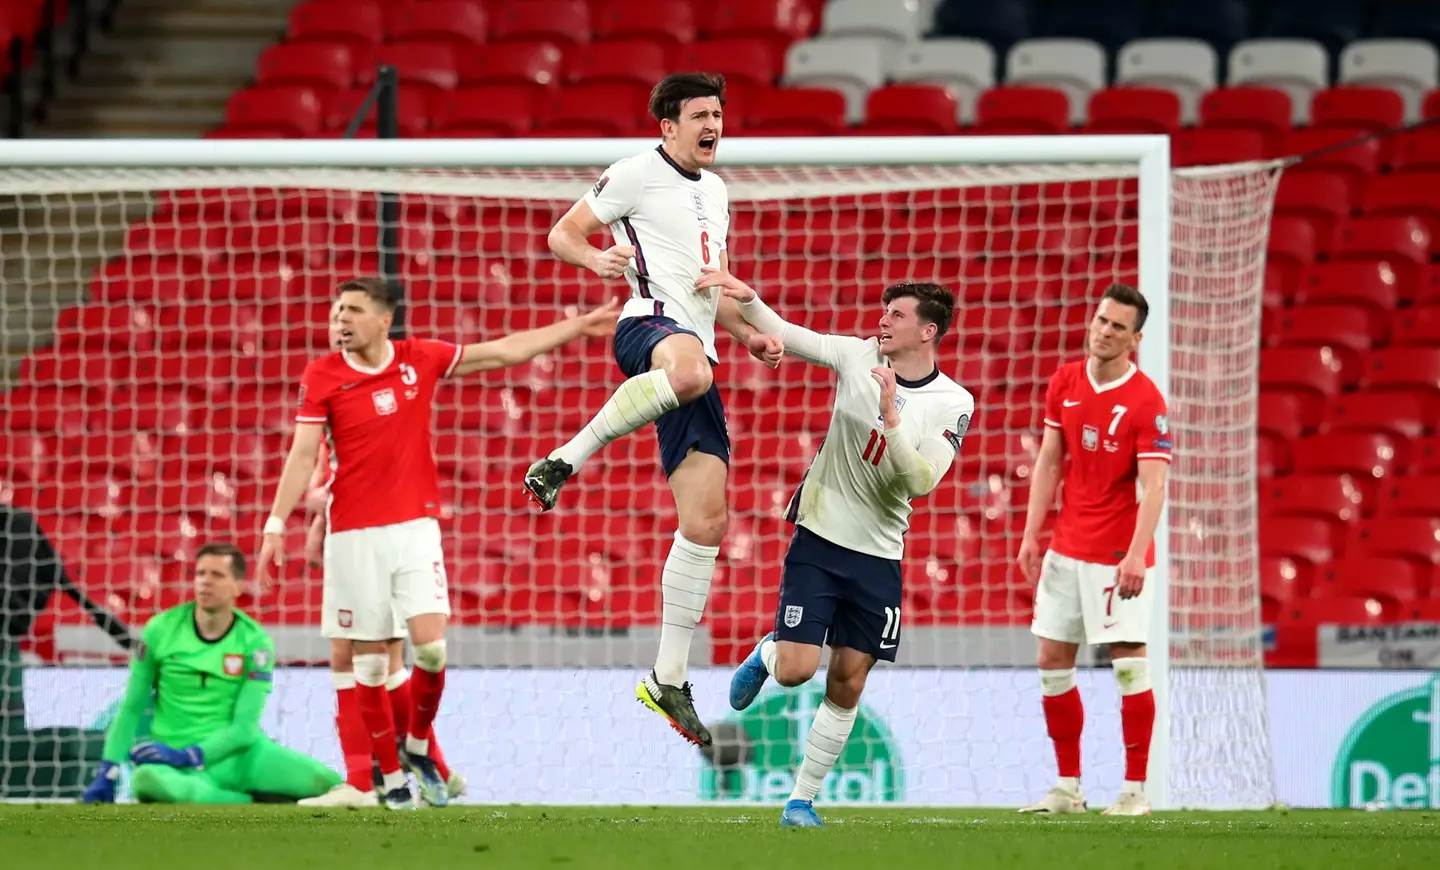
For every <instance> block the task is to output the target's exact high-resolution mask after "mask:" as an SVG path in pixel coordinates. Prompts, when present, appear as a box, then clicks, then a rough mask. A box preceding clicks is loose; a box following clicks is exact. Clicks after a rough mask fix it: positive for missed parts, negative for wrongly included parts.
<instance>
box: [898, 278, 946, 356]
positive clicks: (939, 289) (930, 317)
mask: <svg viewBox="0 0 1440 870" xmlns="http://www.w3.org/2000/svg"><path fill="white" fill-rule="evenodd" d="M907 296H908V297H910V298H913V299H914V300H915V314H916V316H918V317H919V318H920V319H921V320H922V321H924V322H925V323H933V324H935V327H936V331H935V344H936V345H939V344H940V339H942V338H944V337H945V333H947V332H949V331H950V321H951V320H952V319H954V317H955V291H953V290H951V289H950V288H949V287H946V286H945V285H944V284H931V283H929V282H926V281H916V282H913V283H911V282H905V283H903V284H893V285H891V286H889V287H886V288H885V295H883V296H882V297H880V298H881V299H882V300H883V301H884V302H885V304H886V305H889V304H890V303H891V302H893V301H895V300H896V299H904V298H906V297H907Z"/></svg>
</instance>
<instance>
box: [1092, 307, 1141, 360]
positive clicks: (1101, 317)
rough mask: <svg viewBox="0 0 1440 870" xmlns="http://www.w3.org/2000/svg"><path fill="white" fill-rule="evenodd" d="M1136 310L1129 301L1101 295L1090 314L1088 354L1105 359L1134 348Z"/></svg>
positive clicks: (1137, 335) (1137, 337) (1137, 343)
mask: <svg viewBox="0 0 1440 870" xmlns="http://www.w3.org/2000/svg"><path fill="white" fill-rule="evenodd" d="M1139 313H1140V312H1139V311H1137V310H1136V309H1135V306H1133V305H1122V304H1121V303H1119V302H1116V301H1115V300H1114V299H1101V300H1100V305H1099V307H1098V308H1096V309H1095V316H1094V317H1092V318H1090V355H1091V356H1092V357H1094V358H1095V359H1097V360H1099V361H1100V362H1109V361H1111V360H1113V359H1117V358H1119V357H1121V356H1124V355H1125V354H1128V353H1133V352H1134V351H1135V350H1136V349H1138V348H1139V347H1140V333H1138V332H1136V331H1135V318H1136V317H1137V316H1138V315H1139Z"/></svg>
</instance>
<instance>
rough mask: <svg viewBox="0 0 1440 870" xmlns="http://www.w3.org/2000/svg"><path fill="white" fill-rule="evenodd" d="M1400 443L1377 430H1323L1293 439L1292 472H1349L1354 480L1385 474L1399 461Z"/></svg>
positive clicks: (1392, 471)
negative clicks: (1322, 431)
mask: <svg viewBox="0 0 1440 870" xmlns="http://www.w3.org/2000/svg"><path fill="white" fill-rule="evenodd" d="M1399 448H1400V445H1397V444H1396V442H1395V440H1394V439H1393V438H1392V437H1390V436H1388V435H1382V434H1380V433H1378V432H1327V433H1323V434H1319V435H1311V436H1310V437H1308V438H1302V439H1300V441H1298V442H1296V444H1295V449H1294V457H1295V472H1296V473H1297V474H1299V473H1318V472H1330V473H1332V474H1349V475H1353V476H1354V477H1355V478H1356V479H1357V481H1360V482H1363V481H1364V480H1366V479H1379V478H1382V477H1389V476H1390V475H1391V474H1392V473H1394V471H1395V468H1396V466H1397V465H1400V464H1401V463H1403V461H1404V459H1405V457H1403V456H1401V455H1400V453H1401V450H1400V449H1399Z"/></svg>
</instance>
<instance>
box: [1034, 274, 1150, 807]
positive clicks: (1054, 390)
mask: <svg viewBox="0 0 1440 870" xmlns="http://www.w3.org/2000/svg"><path fill="white" fill-rule="evenodd" d="M1149 311H1150V308H1149V305H1148V304H1147V303H1146V302H1145V297H1144V296H1142V295H1141V294H1140V291H1138V290H1136V289H1135V288H1134V287H1129V286H1126V285H1124V284H1113V285H1111V286H1110V288H1109V289H1107V290H1106V291H1105V295H1104V296H1103V298H1101V300H1100V305H1099V307H1098V308H1097V309H1096V310H1095V316H1094V317H1093V318H1092V319H1091V321H1090V332H1089V341H1088V342H1087V345H1088V349H1089V358H1088V359H1085V360H1082V361H1079V362H1073V363H1069V364H1068V365H1065V366H1062V367H1061V368H1060V370H1059V371H1058V372H1056V373H1055V376H1054V377H1052V378H1051V379H1050V388H1049V389H1048V390H1047V391H1046V394H1045V436H1044V440H1043V441H1041V444H1040V455H1039V457H1038V459H1037V460H1036V462H1035V471H1034V474H1033V476H1032V477H1031V482H1030V505H1029V509H1028V513H1027V515H1026V518H1025V537H1024V540H1023V542H1022V543H1021V545H1020V555H1019V562H1020V570H1021V571H1022V572H1023V573H1024V575H1025V576H1026V578H1028V579H1030V580H1032V581H1034V580H1037V579H1038V581H1039V586H1038V588H1037V589H1036V592H1035V617H1034V621H1033V622H1032V623H1031V627H1030V631H1031V632H1032V633H1033V634H1034V635H1035V636H1036V637H1038V638H1039V640H1040V650H1039V656H1038V658H1039V666H1040V686H1041V693H1042V694H1043V696H1044V697H1043V702H1044V710H1045V724H1046V726H1047V728H1048V730H1049V732H1050V739H1051V741H1053V742H1054V744H1055V760H1056V762H1057V765H1058V767H1059V781H1058V782H1057V783H1056V784H1055V787H1054V788H1052V789H1050V792H1049V794H1047V795H1045V797H1044V798H1042V799H1041V800H1040V801H1039V802H1038V803H1036V804H1033V805H1031V806H1028V807H1025V808H1024V809H1022V810H1021V812H1024V813H1083V812H1085V809H1086V805H1085V793H1084V791H1083V790H1082V789H1081V787H1080V734H1081V731H1082V730H1083V729H1084V724H1085V712H1084V707H1083V706H1082V705H1081V701H1080V691H1079V689H1077V688H1076V686H1075V655H1076V653H1077V651H1078V650H1079V648H1080V644H1081V643H1090V644H1102V643H1103V644H1109V646H1110V655H1111V658H1112V660H1113V662H1114V668H1115V679H1116V681H1117V682H1118V683H1119V685H1120V728H1121V732H1122V737H1123V739H1124V741H1125V782H1124V785H1123V786H1122V787H1121V792H1120V797H1119V798H1118V799H1117V800H1116V802H1115V804H1114V805H1113V806H1111V807H1110V808H1109V809H1107V810H1106V811H1105V814H1106V815H1117V816H1144V815H1149V814H1150V800H1149V798H1147V797H1146V795H1145V773H1146V768H1147V767H1148V766H1149V762H1150V737H1151V733H1152V731H1153V730H1154V727H1155V695H1154V693H1153V692H1151V690H1150V675H1149V670H1148V668H1147V663H1146V660H1145V642H1146V639H1147V636H1148V635H1149V629H1150V609H1151V598H1152V593H1151V590H1152V589H1153V588H1154V583H1153V582H1151V578H1152V576H1153V574H1154V565H1155V547H1154V537H1155V526H1156V524H1157V523H1158V522H1159V520H1160V509H1161V507H1162V506H1163V505H1164V503H1165V479H1166V476H1167V474H1168V472H1169V470H1170V448H1171V441H1170V424H1169V422H1168V420H1167V418H1166V410H1165V398H1164V396H1162V395H1160V390H1159V389H1158V388H1156V386H1155V383H1154V382H1153V381H1151V380H1150V379H1149V378H1147V377H1146V376H1145V375H1144V373H1142V372H1141V371H1140V370H1139V369H1138V368H1136V367H1135V363H1134V362H1132V361H1131V354H1133V353H1135V351H1136V350H1137V349H1138V348H1139V346H1140V331H1141V329H1142V328H1143V327H1144V326H1145V318H1146V316H1147V315H1148V314H1149ZM1065 459H1068V460H1069V462H1068V463H1067V464H1065V465H1064V467H1063V471H1062V464H1061V463H1062V461H1063V460H1065ZM1062 477H1063V480H1064V484H1065V486H1064V489H1063V490H1062V494H1061V504H1060V515H1059V518H1058V519H1057V521H1056V524H1055V533H1054V536H1053V537H1052V538H1051V541H1050V549H1049V551H1048V552H1046V553H1045V554H1044V558H1043V559H1042V558H1041V552H1040V542H1039V534H1040V528H1041V525H1042V524H1043V523H1044V521H1045V517H1046V515H1047V514H1048V513H1049V511H1050V507H1051V505H1052V504H1053V503H1054V498H1055V487H1056V485H1057V484H1058V483H1059V482H1060V480H1061V479H1062ZM1137 480H1138V481H1139V484H1140V490H1141V495H1140V497H1139V499H1138V502H1137V499H1136V481H1137Z"/></svg>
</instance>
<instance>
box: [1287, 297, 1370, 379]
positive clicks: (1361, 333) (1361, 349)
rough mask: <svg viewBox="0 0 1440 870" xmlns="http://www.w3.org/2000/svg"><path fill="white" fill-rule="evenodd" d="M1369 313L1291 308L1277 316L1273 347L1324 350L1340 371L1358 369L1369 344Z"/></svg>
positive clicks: (1340, 308)
mask: <svg viewBox="0 0 1440 870" xmlns="http://www.w3.org/2000/svg"><path fill="white" fill-rule="evenodd" d="M1367 314H1368V312H1366V311H1365V309H1363V308H1355V307H1352V306H1344V305H1314V306H1304V307H1301V308H1292V309H1290V310H1288V311H1286V312H1284V313H1283V314H1281V315H1279V317H1278V318H1277V320H1276V323H1275V325H1274V327H1273V331H1272V333H1271V335H1272V337H1273V341H1274V343H1275V346H1276V347H1326V348H1329V349H1330V351H1331V353H1333V354H1335V355H1336V356H1337V357H1338V358H1339V360H1340V365H1341V368H1342V369H1344V368H1352V369H1353V368H1358V367H1359V366H1360V364H1361V360H1362V358H1363V357H1364V355H1365V352H1366V351H1368V350H1370V346H1371V344H1372V337H1371V328H1370V325H1369V322H1368V321H1369V318H1368V316H1367Z"/></svg>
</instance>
